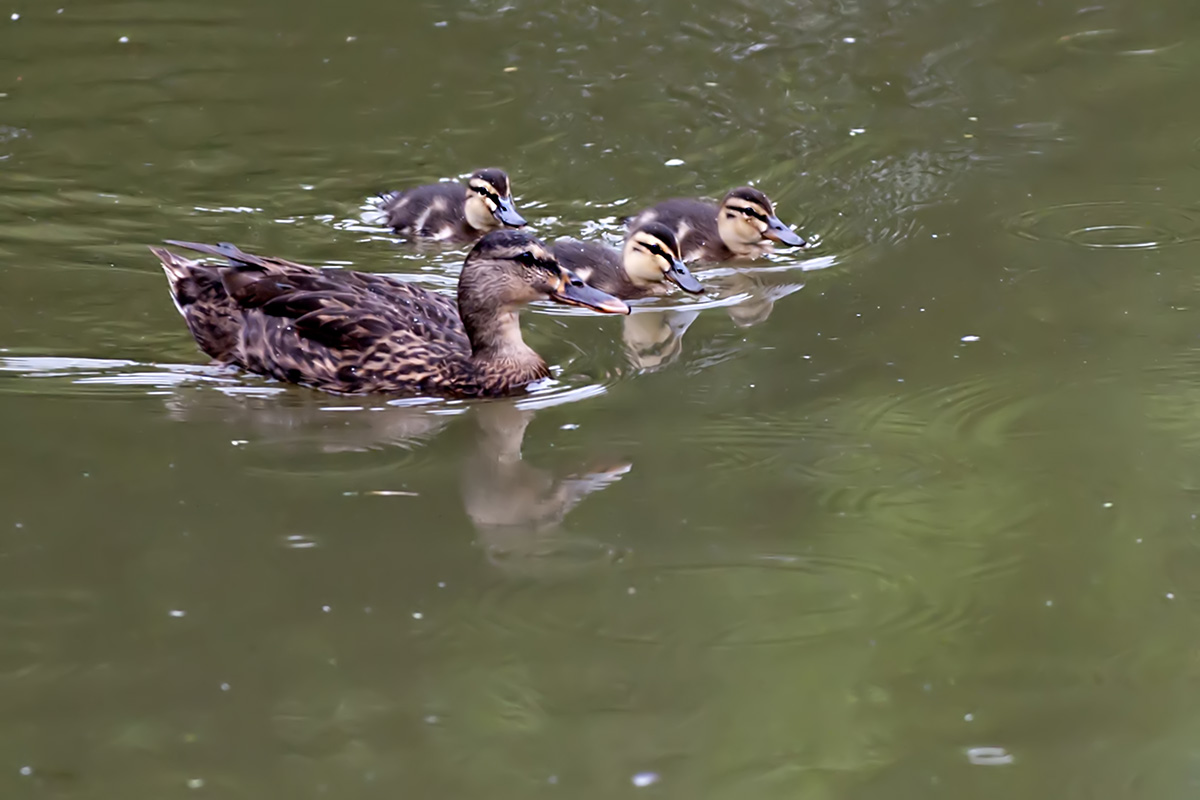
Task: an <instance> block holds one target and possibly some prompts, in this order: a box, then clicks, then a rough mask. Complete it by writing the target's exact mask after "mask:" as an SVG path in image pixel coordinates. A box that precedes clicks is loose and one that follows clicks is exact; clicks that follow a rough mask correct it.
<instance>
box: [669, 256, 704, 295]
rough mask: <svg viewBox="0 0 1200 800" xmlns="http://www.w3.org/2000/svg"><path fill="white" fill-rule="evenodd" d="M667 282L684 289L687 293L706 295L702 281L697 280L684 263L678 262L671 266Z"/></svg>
mask: <svg viewBox="0 0 1200 800" xmlns="http://www.w3.org/2000/svg"><path fill="white" fill-rule="evenodd" d="M667 280H669V281H670V282H671V283H673V284H675V285H676V286H678V287H679V288H680V289H683V290H684V291H685V292H691V293H692V294H704V286H703V285H701V283H700V281H698V280H696V276H695V275H693V274H692V272H691V270H689V269H688V268H687V265H686V264H684V263H683V262H682V261H678V260H676V261H675V263H673V264H672V265H671V269H670V270H669V271H668V272H667Z"/></svg>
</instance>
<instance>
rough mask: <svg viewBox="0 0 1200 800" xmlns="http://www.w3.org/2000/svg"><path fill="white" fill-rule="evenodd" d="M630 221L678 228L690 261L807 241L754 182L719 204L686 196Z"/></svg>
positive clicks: (742, 254)
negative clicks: (781, 218) (778, 213)
mask: <svg viewBox="0 0 1200 800" xmlns="http://www.w3.org/2000/svg"><path fill="white" fill-rule="evenodd" d="M627 221H628V223H629V226H630V228H638V227H640V226H642V225H645V224H646V223H647V222H651V221H654V222H661V223H663V224H665V225H667V226H668V227H670V228H671V229H673V230H674V231H675V235H676V237H678V239H679V245H680V249H681V251H682V252H683V258H684V260H685V261H694V260H701V261H727V260H729V259H731V258H758V257H759V256H761V255H763V254H765V253H767V252H770V250H771V247H772V240H773V241H776V242H781V243H783V244H786V245H791V246H793V247H805V246H807V244H808V243H807V242H805V241H804V239H802V238H800V236H799V235H797V234H796V232H795V231H793V230H792V229H791V228H789V227H788V226H787V225H784V224H783V223H782V222H780V220H779V217H777V216H775V210H774V208H772V206H771V201H770V200H769V199H768V198H767V196H766V195H765V194H763V193H762V192H760V191H759V190H758V189H755V188H754V187H752V186H742V187H739V188H737V189H734V190H733V191H731V192H729V194H727V195H725V197H724V199H723V200H721V204H720V205H719V206H715V205H713V204H712V203H706V202H704V201H702V200H692V199H689V198H683V197H681V198H676V199H674V200H666V201H664V202H661V203H659V204H658V205H656V206H651V207H650V208H647V209H644V210H643V211H640V212H638V214H636V215H635V216H633V217H630V218H629V220H627Z"/></svg>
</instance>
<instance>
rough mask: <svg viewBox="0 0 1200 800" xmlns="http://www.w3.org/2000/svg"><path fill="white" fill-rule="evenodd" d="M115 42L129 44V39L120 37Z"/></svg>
mask: <svg viewBox="0 0 1200 800" xmlns="http://www.w3.org/2000/svg"><path fill="white" fill-rule="evenodd" d="M117 41H118V42H120V43H121V44H129V37H128V36H122V37H121V38H120V39H117Z"/></svg>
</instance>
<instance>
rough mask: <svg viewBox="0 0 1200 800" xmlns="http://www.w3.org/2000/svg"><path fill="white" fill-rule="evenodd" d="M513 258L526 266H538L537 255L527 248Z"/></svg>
mask: <svg viewBox="0 0 1200 800" xmlns="http://www.w3.org/2000/svg"><path fill="white" fill-rule="evenodd" d="M514 260H515V261H519V262H521V263H522V264H524V265H525V266H527V267H536V266H538V257H537V256H535V255H534V254H533V253H531V252H529V251H528V250H526V251H525V252H524V253H521V254H520V255H518V256H515V257H514Z"/></svg>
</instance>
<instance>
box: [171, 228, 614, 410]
mask: <svg viewBox="0 0 1200 800" xmlns="http://www.w3.org/2000/svg"><path fill="white" fill-rule="evenodd" d="M167 244H171V245H175V246H176V247H182V248H186V249H188V250H194V251H197V252H200V253H206V254H209V255H215V256H220V257H223V258H225V259H227V261H228V263H227V264H225V265H220V266H213V265H206V264H202V263H200V262H198V261H193V260H190V259H186V258H183V257H181V256H179V255H177V254H175V253H173V252H171V251H170V250H166V249H164V248H161V247H152V248H150V249H151V250H152V251H153V252H154V254H155V255H156V256H157V257H158V259H159V261H160V262H161V263H162V267H163V270H164V271H165V272H166V274H167V281H168V283H169V284H170V289H171V296H172V298H173V299H174V301H175V305H176V307H177V308H178V309H179V312H180V313H181V314H182V315H183V318H184V320H185V321H186V322H187V326H188V329H189V330H190V331H191V333H192V336H193V337H194V338H195V340H196V343H197V344H199V345H200V349H201V350H203V351H204V352H205V353H207V354H208V355H209V356H211V357H212V358H213V359H215V360H216V361H217V362H220V363H226V364H233V365H236V366H239V367H241V368H243V369H245V370H247V371H249V372H254V373H257V374H260V375H266V376H269V377H272V378H275V379H277V380H281V381H287V382H289V383H296V384H301V385H303V386H310V387H313V388H316V389H322V390H324V391H328V392H337V393H343V394H364V393H389V394H405V395H437V396H443V397H497V396H501V395H506V394H511V393H513V392H516V391H518V390H520V389H522V388H523V387H525V386H526V385H528V384H529V383H531V382H533V381H536V380H539V379H541V378H546V377H548V376H549V375H550V371H549V369H548V368H547V366H546V362H545V361H544V360H542V358H541V356H539V355H538V354H537V353H535V352H534V351H533V350H532V349H531V348H530V347H529V346H528V345H526V344H525V342H524V340H523V339H522V338H521V328H520V325H519V322H518V309H519V307H520V306H522V305H524V304H526V303H530V302H533V301H535V300H553V301H555V302H558V303H563V304H566V305H575V306H583V307H585V308H590V309H593V310H595V311H600V312H603V313H610V314H628V313H629V306H627V305H625V304H624V303H623V302H621V301H620V300H618V299H617V298H615V297H612V296H611V295H608V294H605V293H604V292H601V291H600V290H598V289H594V288H592V287H590V286H588V285H587V284H586V283H584V281H583V280H582V279H580V278H579V277H578V276H577V275H573V274H572V273H571V272H570V271H569V270H567V269H565V268H564V267H563V266H562V265H560V264H559V263H558V261H557V260H556V259H555V258H554V254H553V253H551V252H550V250H549V249H548V248H547V247H546V246H545V245H544V244H543V243H542V242H540V241H539V240H538V239H537V238H536V237H534V236H533V235H532V234H529V233H525V232H522V231H493V232H492V233H489V234H488V235H486V236H484V237H483V238H482V239H480V240H479V242H478V243H477V244H476V245H475V246H474V248H472V250H471V252H470V253H469V254H468V255H467V258H466V262H465V263H464V264H463V269H462V274H461V275H460V276H459V281H458V297H457V303H456V302H455V301H454V300H453V299H451V298H449V297H446V296H444V295H441V294H437V293H435V292H431V291H429V290H427V289H423V288H421V287H419V286H416V285H414V284H411V283H406V282H403V281H400V280H397V279H395V278H391V277H387V276H384V275H376V274H372V273H366V272H354V271H351V270H341V269H316V268H314V267H308V266H304V265H302V264H295V263H292V262H290V261H284V260H283V259H278V258H266V257H261V256H256V255H252V254H250V253H246V252H244V251H242V250H240V249H238V248H237V247H235V246H233V245H231V244H218V245H210V244H197V243H193V242H179V241H168V242H167Z"/></svg>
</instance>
